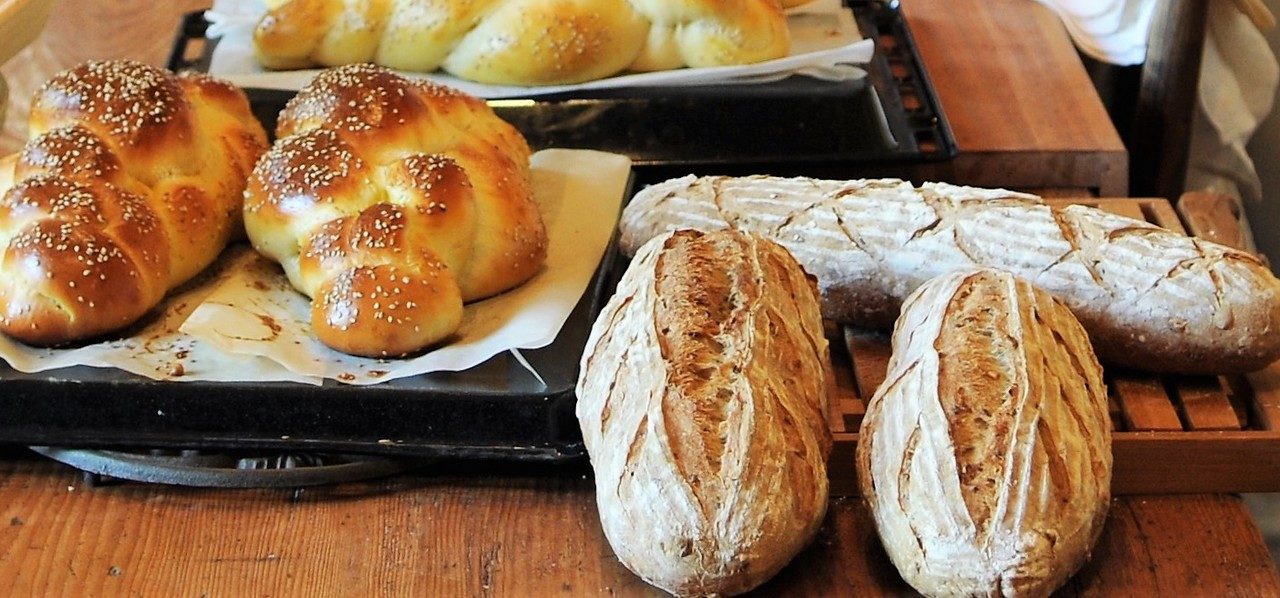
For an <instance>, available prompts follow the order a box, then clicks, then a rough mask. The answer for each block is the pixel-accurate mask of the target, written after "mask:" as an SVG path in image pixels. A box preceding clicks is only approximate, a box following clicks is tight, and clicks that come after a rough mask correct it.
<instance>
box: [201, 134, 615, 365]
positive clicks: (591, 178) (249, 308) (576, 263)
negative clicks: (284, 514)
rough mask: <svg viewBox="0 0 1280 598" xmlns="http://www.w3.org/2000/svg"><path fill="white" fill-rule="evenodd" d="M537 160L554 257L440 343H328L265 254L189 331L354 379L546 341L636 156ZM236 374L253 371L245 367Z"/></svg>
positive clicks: (245, 351)
mask: <svg viewBox="0 0 1280 598" xmlns="http://www.w3.org/2000/svg"><path fill="white" fill-rule="evenodd" d="M531 166H532V172H533V189H534V198H535V200H536V201H537V202H538V207H539V209H540V211H541V213H542V218H543V222H544V223H545V224H546V227H547V237H548V243H547V261H546V265H545V266H544V267H543V269H542V271H541V272H540V273H538V274H537V275H535V276H534V277H533V278H532V279H530V280H529V281H528V282H525V283H524V284H523V285H521V286H519V287H516V288H515V289H512V290H510V291H507V292H506V293H503V294H501V295H498V296H496V297H492V298H489V299H485V300H483V301H477V302H474V303H470V304H468V305H467V306H466V309H465V310H464V312H465V313H464V315H463V320H462V325H461V327H460V328H459V330H458V332H457V333H456V334H455V335H454V337H452V338H451V339H450V340H448V341H446V343H445V344H443V345H441V346H439V347H437V348H435V349H433V350H430V351H428V352H426V353H424V354H421V355H418V356H416V357H410V358H404V359H370V358H364V357H355V356H352V355H346V354H344V353H340V352H338V351H334V350H333V349H330V348H328V347H327V346H325V345H323V344H322V343H320V342H319V341H318V340H316V339H315V338H314V337H313V336H312V334H311V325H310V321H309V317H310V300H309V299H307V298H306V297H305V296H303V295H302V294H300V293H298V292H297V291H295V290H293V288H292V287H291V286H290V285H289V282H288V280H287V279H286V278H285V276H284V273H283V272H282V271H281V270H280V269H279V267H278V266H276V265H275V264H274V263H272V262H270V261H268V260H266V259H265V258H261V257H259V258H258V259H256V260H252V261H250V262H249V263H247V264H245V266H244V267H240V268H237V269H236V270H234V271H233V272H231V273H230V274H229V275H228V276H227V277H225V278H223V279H222V280H221V281H220V282H219V284H218V285H217V287H216V288H214V289H213V290H212V291H211V292H210V293H209V294H208V295H207V296H206V297H205V298H204V301H203V303H202V304H201V305H200V306H199V307H197V308H196V309H195V311H194V312H193V313H192V314H191V315H190V316H189V317H188V318H187V321H186V322H185V323H184V324H183V325H182V331H183V332H185V333H187V334H189V335H191V336H192V337H194V338H196V339H199V340H200V341H202V342H206V343H208V344H211V345H214V346H216V347H218V348H219V349H221V350H223V351H225V352H227V353H230V354H236V355H241V356H244V358H245V359H247V360H251V359H269V360H271V361H274V362H276V363H279V364H281V365H282V366H284V367H285V368H286V369H288V370H289V371H290V372H293V373H294V374H296V375H298V376H304V377H317V378H326V379H332V380H338V381H340V382H346V383H350V384H377V383H379V382H385V381H388V380H394V379H396V378H403V377H407V376H415V375H418V374H423V373H428V372H435V371H459V370H465V369H467V368H470V367H472V366H475V365H478V364H480V363H482V362H484V361H485V360H487V359H489V358H490V357H492V356H494V355H497V354H498V353H502V352H504V351H508V350H516V351H518V350H519V349H534V348H538V347H544V346H546V345H548V344H550V343H551V341H553V340H555V337H556V335H557V334H558V333H559V332H560V328H561V327H562V326H563V325H564V322H565V320H566V319H567V318H568V317H569V313H570V312H572V311H573V308H574V306H576V305H577V303H578V300H579V299H580V298H581V297H582V295H583V293H584V292H585V291H586V289H587V286H588V285H589V284H590V282H591V278H592V275H593V274H594V273H595V270H596V267H597V266H598V265H599V264H600V260H601V258H602V257H603V255H604V253H605V249H606V248H607V247H608V244H609V242H610V241H611V240H612V238H613V231H614V228H615V226H616V224H617V219H618V212H619V210H620V209H621V205H622V199H623V195H624V194H625V192H626V188H627V182H628V179H629V177H630V173H631V161H630V160H629V159H628V158H626V157H625V156H620V155H617V154H608V153H604V152H598V151H590V150H563V149H549V150H542V151H539V152H537V153H536V154H534V155H533V159H532V161H531ZM517 357H518V354H517ZM526 367H527V366H526ZM237 379H248V380H253V379H254V378H253V376H252V374H251V373H245V374H244V375H242V376H237Z"/></svg>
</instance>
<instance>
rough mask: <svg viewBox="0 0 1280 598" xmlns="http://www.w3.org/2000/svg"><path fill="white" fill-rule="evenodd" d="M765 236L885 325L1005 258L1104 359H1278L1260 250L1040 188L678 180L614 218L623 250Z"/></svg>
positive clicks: (1219, 364) (1160, 364) (1270, 284)
mask: <svg viewBox="0 0 1280 598" xmlns="http://www.w3.org/2000/svg"><path fill="white" fill-rule="evenodd" d="M729 226H732V227H734V228H739V229H742V230H747V231H753V232H757V233H760V234H763V235H765V236H768V237H770V238H772V239H774V240H776V241H778V242H779V243H781V244H782V245H783V246H785V247H787V248H788V249H790V250H791V252H792V253H793V254H794V255H795V256H796V259H797V260H799V261H800V263H801V264H803V265H804V267H805V269H806V270H808V271H809V272H810V273H812V274H814V275H815V276H817V277H818V286H819V288H820V289H821V291H822V295H823V313H824V315H826V316H827V317H828V318H832V319H835V320H840V321H843V322H848V323H852V324H855V325H861V326H870V327H881V328H884V327H888V326H889V325H891V324H892V322H893V320H894V318H895V317H896V316H897V314H898V307H899V305H900V304H901V301H902V299H903V298H904V297H906V296H907V294H908V293H910V292H911V291H912V290H913V289H915V288H916V287H918V286H920V284H922V283H923V282H924V281H926V280H928V279H930V278H932V277H934V276H937V275H940V274H943V273H946V272H952V271H955V270H958V269H962V268H972V267H981V266H990V267H994V268H1000V269H1002V270H1007V271H1009V272H1012V273H1014V274H1017V275H1018V276H1021V277H1023V278H1025V279H1026V280H1027V281H1028V282H1031V283H1032V284H1034V285H1036V286H1037V287H1040V288H1042V289H1044V290H1046V291H1049V292H1050V293H1052V294H1053V295H1054V296H1056V297H1058V298H1059V299H1061V300H1063V301H1064V302H1066V304H1067V305H1068V306H1069V307H1070V308H1071V309H1072V311H1073V312H1075V315H1076V317H1077V318H1079V319H1080V322H1081V323H1083V324H1084V326H1085V329H1087V330H1088V331H1089V335H1090V338H1091V339H1092V341H1093V344H1094V348H1095V349H1096V350H1097V352H1098V354H1099V356H1101V357H1102V358H1103V360H1104V361H1107V362H1109V363H1116V364H1120V365H1127V366H1132V367H1137V368H1143V369H1149V370H1155V371H1172V372H1188V373H1226V372H1241V371H1251V370H1255V369H1259V368H1262V367H1264V366H1266V365H1267V364H1270V363H1271V362H1273V361H1275V360H1276V359H1277V358H1278V357H1280V281H1277V280H1276V278H1275V276H1273V275H1272V274H1271V272H1270V271H1269V270H1267V268H1266V267H1265V266H1263V265H1262V264H1261V263H1260V262H1259V261H1258V260H1257V259H1256V258H1255V257H1254V256H1252V255H1249V254H1247V253H1244V252H1241V251H1237V250H1234V249H1231V248H1228V247H1224V246H1221V245H1216V244H1214V243H1209V242H1206V241H1202V240H1199V239H1195V238H1193V237H1187V236H1186V235H1182V234H1179V233H1175V232H1172V231H1168V230H1165V229H1162V228H1159V227H1156V226H1154V225H1152V224H1149V223H1146V222H1142V221H1138V220H1134V219H1132V218H1125V217H1123V216H1117V215H1114V214H1109V213H1107V212H1103V211H1101V210H1097V209H1093V208H1088V207H1084V206H1071V207H1068V208H1065V209H1058V208H1053V207H1050V206H1048V205H1046V204H1045V203H1044V202H1042V201H1041V200H1040V199H1039V198H1037V197H1035V196H1033V195H1025V194H1021V193H1012V192H1009V191H1004V190H999V189H975V188H971V187H956V186H952V185H945V184H937V183H930V184H925V185H924V186H923V187H920V188H913V187H912V186H911V185H910V184H908V183H905V182H903V181H897V180H855V181H831V180H817V179H805V178H792V179H785V178H776V177H764V176H755V177H743V178H728V177H708V178H694V177H685V178H682V179H673V180H670V181H666V182H664V183H660V184H658V185H654V186H652V187H649V188H647V189H644V190H643V191H641V192H640V193H638V194H637V195H636V197H635V199H633V200H632V201H631V203H630V204H629V205H628V206H627V208H626V210H625V211H624V213H623V216H622V224H621V243H622V247H623V250H624V251H626V252H628V253H630V252H633V251H635V249H636V248H637V247H639V246H640V244H642V243H644V242H645V241H647V240H648V239H650V238H651V237H653V236H655V235H658V234H660V233H662V232H665V231H667V230H672V229H676V228H697V229H701V230H713V229H719V228H725V227H729Z"/></svg>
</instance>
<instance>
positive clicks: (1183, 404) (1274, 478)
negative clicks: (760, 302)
mask: <svg viewBox="0 0 1280 598" xmlns="http://www.w3.org/2000/svg"><path fill="white" fill-rule="evenodd" d="M1049 201H1050V202H1055V203H1084V204H1086V205H1093V206H1095V207H1099V208H1102V209H1105V210H1108V211H1111V212H1115V213H1118V214H1123V215H1126V216H1131V217H1134V218H1140V219H1143V220H1146V221H1148V222H1152V223H1155V224H1157V225H1160V226H1163V227H1165V228H1169V229H1172V230H1177V231H1180V232H1185V229H1184V228H1183V226H1182V223H1181V222H1180V221H1179V219H1178V216H1177V213H1176V212H1174V210H1173V209H1172V207H1171V206H1170V205H1169V203H1168V202H1166V201H1164V200H1155V199H1150V200H1148V199H1108V200H1090V201H1079V200H1049ZM827 336H828V340H829V341H830V342H831V361H832V365H833V366H834V370H835V374H836V389H835V391H834V393H833V395H832V401H831V410H832V413H831V422H832V423H831V426H832V432H833V433H834V435H835V449H834V450H833V451H832V456H831V461H830V463H831V466H830V468H829V469H830V476H831V492H832V494H834V495H837V496H841V495H854V494H857V476H856V473H855V470H854V459H853V453H854V450H855V447H856V445H857V442H858V428H859V426H861V425H862V415H863V413H865V411H866V401H867V400H869V399H870V398H871V395H872V394H873V393H874V392H875V389H876V388H878V387H879V386H880V383H881V382H882V381H883V380H884V377H885V373H886V370H887V367H888V360H889V354H890V348H889V336H888V334H886V333H879V332H868V331H864V330H858V329H854V328H842V327H839V326H834V325H828V327H827ZM1104 368H1105V364H1104ZM1106 382H1107V389H1108V393H1109V395H1110V399H1111V401H1110V402H1111V420H1112V428H1113V430H1114V436H1113V438H1112V441H1113V442H1112V451H1113V454H1114V459H1115V467H1114V473H1113V481H1112V490H1113V492H1114V493H1115V494H1149V493H1151V494H1155V493H1159V494H1166V493H1201V492H1213V493H1218V492H1276V491H1280V363H1277V364H1272V365H1271V366H1270V367H1268V368H1266V369H1264V370H1261V371H1258V372H1254V373H1252V374H1248V375H1238V376H1174V375H1155V374H1150V373H1146V372H1138V371H1127V370H1114V369H1107V371H1106Z"/></svg>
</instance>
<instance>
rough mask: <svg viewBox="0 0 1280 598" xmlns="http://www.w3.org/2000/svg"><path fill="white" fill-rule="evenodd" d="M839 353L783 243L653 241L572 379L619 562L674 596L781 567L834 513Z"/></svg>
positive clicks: (740, 238)
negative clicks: (833, 356)
mask: <svg viewBox="0 0 1280 598" xmlns="http://www.w3.org/2000/svg"><path fill="white" fill-rule="evenodd" d="M829 363H830V362H829V360H828V356H827V342H826V339H825V338H823V335H822V320H821V316H820V315H819V311H818V298H817V291H816V289H815V288H814V285H813V282H812V281H811V279H809V278H808V277H807V276H806V275H805V273H804V271H803V270H802V269H801V268H800V266H799V265H798V264H797V263H796V261H795V259H793V258H792V257H791V255H790V254H788V253H787V252H786V250H785V249H783V248H781V247H780V246H778V245H777V244H775V243H773V242H770V241H768V240H765V239H762V238H760V237H757V236H755V235H748V234H742V233H737V232H732V231H725V232H718V233H709V234H703V233H698V232H694V231H680V232H677V233H674V234H672V235H665V236H663V237H661V238H658V239H655V240H654V241H653V242H651V243H649V244H648V245H646V246H645V247H644V248H642V249H641V250H640V252H639V254H638V255H637V256H636V259H635V260H634V261H633V262H632V264H631V267H630V268H629V269H628V270H627V273H626V275H625V276H623V278H622V281H621V282H620V283H619V285H618V291H617V293H616V294H615V295H614V296H613V298H612V299H610V301H609V303H608V305H606V306H605V308H604V310H603V311H602V312H601V314H600V317H599V319H597V320H596V323H595V326H594V327H593V328H592V331H591V336H590V338H589V339H588V341H587V352H586V354H585V355H584V356H583V358H582V370H581V371H582V373H581V377H580V378H579V379H578V386H577V392H578V421H579V423H580V424H581V425H582V436H583V439H584V441H585V443H586V446H587V451H588V453H589V454H590V456H591V464H592V466H593V467H594V469H595V482H596V501H597V503H598V506H599V509H600V522H601V524H602V525H603V526H604V533H605V536H606V537H607V538H608V540H609V544H610V545H611V546H612V547H613V550H614V552H615V553H617V555H618V559H619V560H620V561H622V563H623V564H624V565H626V566H627V568H629V569H631V570H632V571H633V572H635V573H636V574H637V575H639V576H640V577H642V578H644V580H645V581H647V582H649V583H651V584H653V585H655V586H658V587H659V588H662V589H664V590H666V591H668V592H671V593H673V594H677V595H708V594H738V593H741V592H745V591H747V590H750V589H751V588H754V587H756V586H758V585H759V584H761V583H763V582H764V581H765V580H767V579H769V578H770V577H772V576H773V575H774V574H775V573H777V572H778V570H779V569H781V568H782V567H783V566H784V565H786V564H787V562H789V561H790V560H791V558H792V557H793V556H795V554H796V553H797V552H799V551H800V549H801V548H803V547H804V546H805V545H806V544H808V543H809V541H810V540H811V539H812V538H813V535H814V534H815V533H816V532H817V530H818V526H819V525H820V524H821V523H822V519H823V516H824V514H825V513H826V508H827V468H826V460H827V455H828V453H829V452H830V448H831V433H830V431H829V429H828V427H827V422H826V418H825V413H826V412H827V386H828V384H829V376H830V372H829V369H828V364H829Z"/></svg>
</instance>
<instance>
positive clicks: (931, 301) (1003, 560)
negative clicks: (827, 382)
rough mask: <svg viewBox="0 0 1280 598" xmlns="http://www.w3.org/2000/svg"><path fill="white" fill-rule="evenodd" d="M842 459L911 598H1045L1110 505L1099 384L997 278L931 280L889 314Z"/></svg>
mask: <svg viewBox="0 0 1280 598" xmlns="http://www.w3.org/2000/svg"><path fill="white" fill-rule="evenodd" d="M856 456H857V471H858V478H859V483H860V486H861V493H862V496H863V499H864V501H865V502H866V503H867V505H868V508H869V510H870V511H871V513H872V515H873V516H874V518H875V522H876V528H877V531H878V532H879V535H880V538H881V541H882V543H883V544H884V546H885V550H886V551H887V552H888V554H889V556H890V559H891V560H892V561H893V563H894V565H895V566H896V567H897V568H898V570H899V572H900V573H901V574H902V576H903V578H904V579H905V580H906V581H907V582H909V583H910V584H911V585H912V586H913V587H915V588H916V589H917V590H919V591H920V592H922V593H924V594H926V595H957V596H975V595H1018V596H1024V595H1025V596H1047V595H1049V594H1050V593H1051V592H1052V591H1054V590H1055V589H1056V588H1058V587H1059V586H1061V585H1062V584H1063V583H1064V582H1065V581H1066V579H1067V578H1068V577H1070V576H1071V574H1072V573H1073V572H1074V571H1076V570H1077V569H1078V568H1079V567H1080V566H1081V564H1083V562H1084V561H1085V559H1087V558H1088V554H1089V551H1090V549H1091V547H1092V546H1093V544H1094V543H1095V542H1096V541H1097V539H1098V535H1099V534H1100V533H1101V531H1102V525H1103V522H1104V520H1105V518H1106V512H1107V507H1108V504H1109V502H1110V486H1111V426H1110V417H1109V414H1108V410H1107V392H1106V388H1105V386H1104V384H1103V378H1102V368H1101V366H1099V365H1098V362H1097V360H1096V359H1095V357H1094V355H1093V351H1092V349H1091V348H1090V345H1089V341H1088V338H1087V336H1086V335H1085V332H1084V329H1083V327H1082V326H1081V325H1080V323H1079V322H1078V321H1077V320H1076V319H1075V317H1074V316H1072V314H1071V311H1070V310H1069V309H1067V307H1066V306H1065V305H1064V304H1063V303H1062V302H1060V301H1057V300H1056V299H1054V298H1053V297H1051V296H1050V295H1048V294H1047V293H1045V292H1044V291H1041V290H1039V289H1036V288H1035V287H1033V286H1032V285H1030V284H1028V283H1027V282H1025V281H1022V280H1019V279H1017V278H1015V277H1014V276H1013V275H1011V274H1008V273H1007V272H1002V271H997V270H985V269H983V270H963V271H958V272H954V273H951V274H946V275H943V276H939V277H937V278H935V279H932V280H930V281H929V282H926V283H925V284H924V285H922V286H921V287H919V289H918V290H917V291H916V292H914V293H913V294H912V295H911V296H910V297H908V298H907V300H906V302H905V304H904V306H903V311H902V315H901V317H900V318H899V320H898V323H897V325H896V327H895V330H894V335H893V356H892V358H891V359H890V361H889V370H888V375H887V376H886V378H885V382H884V383H883V384H882V385H881V386H880V388H879V389H877V390H876V392H875V395H874V396H873V397H872V399H871V401H870V402H869V403H868V405H867V413H866V415H865V417H864V418H863V423H862V427H861V429H860V430H859V440H858V450H857V451H856Z"/></svg>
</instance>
